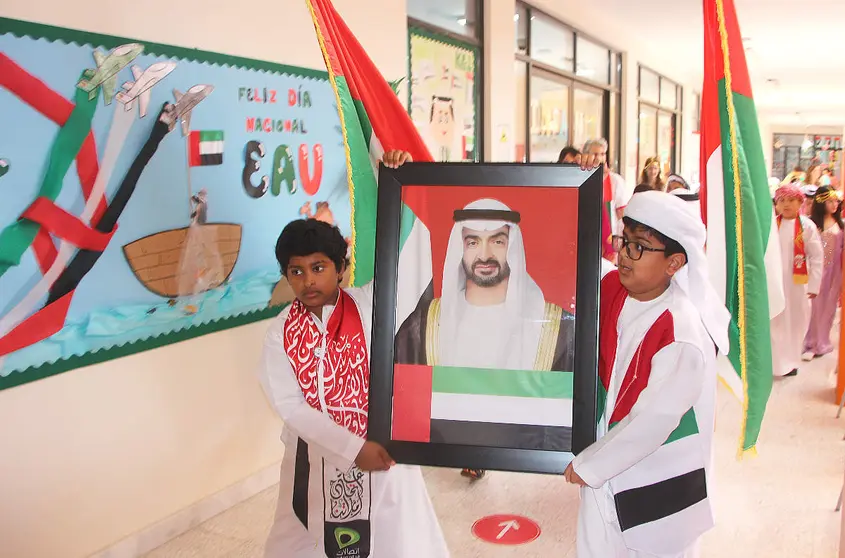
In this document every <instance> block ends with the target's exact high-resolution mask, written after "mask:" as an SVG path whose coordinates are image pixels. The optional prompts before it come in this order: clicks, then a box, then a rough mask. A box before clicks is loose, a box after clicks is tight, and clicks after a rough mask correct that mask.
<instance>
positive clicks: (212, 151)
mask: <svg viewBox="0 0 845 558" xmlns="http://www.w3.org/2000/svg"><path fill="white" fill-rule="evenodd" d="M188 146H189V148H188V151H189V153H190V164H191V166H192V167H204V166H207V165H222V164H223V130H210V131H209V130H206V131H194V132H191V137H190V139H189V140H188Z"/></svg>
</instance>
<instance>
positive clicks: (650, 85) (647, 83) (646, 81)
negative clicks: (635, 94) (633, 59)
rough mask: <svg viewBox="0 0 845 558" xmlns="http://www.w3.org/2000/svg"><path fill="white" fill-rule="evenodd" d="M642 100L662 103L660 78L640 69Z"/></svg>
mask: <svg viewBox="0 0 845 558" xmlns="http://www.w3.org/2000/svg"><path fill="white" fill-rule="evenodd" d="M640 100H641V101H647V102H649V103H654V104H659V103H660V76H658V75H657V74H655V73H654V72H651V71H649V70H646V69H644V68H640Z"/></svg>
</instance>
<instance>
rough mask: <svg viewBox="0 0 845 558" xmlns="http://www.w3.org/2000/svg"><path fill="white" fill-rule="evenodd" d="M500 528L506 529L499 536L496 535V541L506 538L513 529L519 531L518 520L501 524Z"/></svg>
mask: <svg viewBox="0 0 845 558" xmlns="http://www.w3.org/2000/svg"><path fill="white" fill-rule="evenodd" d="M499 527H504V529H502V530H501V531H500V532H499V534H498V535H496V540H499V539H501V538H502V537H504V536H505V533H507V532H508V531H510V530H511V529H513V530H514V531H519V522H518V521H517V520H516V519H511V520H510V521H504V522H502V523H499Z"/></svg>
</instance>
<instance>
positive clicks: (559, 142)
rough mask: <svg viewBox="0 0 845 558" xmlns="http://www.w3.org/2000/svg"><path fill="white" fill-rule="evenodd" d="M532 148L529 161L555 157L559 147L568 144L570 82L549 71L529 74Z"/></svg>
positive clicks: (546, 161)
mask: <svg viewBox="0 0 845 558" xmlns="http://www.w3.org/2000/svg"><path fill="white" fill-rule="evenodd" d="M529 90H530V91H531V102H530V104H529V114H530V115H531V148H530V151H529V161H531V162H532V163H549V162H553V161H557V158H558V155H559V154H560V150H561V149H563V148H564V147H566V146H567V145H569V96H570V86H569V85H568V84H567V83H566V82H564V81H563V80H559V79H556V78H555V76H553V75H551V74H546V73H544V72H541V71H537V72H536V74H532V75H531V87H530V88H529Z"/></svg>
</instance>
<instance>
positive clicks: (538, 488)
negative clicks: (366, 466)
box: [147, 355, 845, 558]
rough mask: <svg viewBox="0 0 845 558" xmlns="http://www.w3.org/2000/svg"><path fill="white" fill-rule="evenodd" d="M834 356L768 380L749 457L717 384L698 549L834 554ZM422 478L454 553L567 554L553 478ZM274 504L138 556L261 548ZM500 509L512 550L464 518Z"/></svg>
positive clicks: (565, 502) (182, 557) (267, 498)
mask: <svg viewBox="0 0 845 558" xmlns="http://www.w3.org/2000/svg"><path fill="white" fill-rule="evenodd" d="M835 359H836V355H828V356H827V357H825V358H821V359H817V360H815V361H814V362H812V363H810V364H808V365H807V366H806V367H805V368H804V369H803V370H802V371H801V373H800V374H799V375H798V377H796V378H785V379H779V380H775V386H774V390H773V393H772V397H771V399H770V401H769V409H768V413H767V419H766V422H765V423H764V429H763V434H762V436H761V439H760V445H759V456H758V457H757V458H752V459H746V460H745V461H742V462H737V461H736V460H735V457H734V456H735V451H736V441H737V439H738V432H739V414H740V411H741V409H740V405H739V404H738V403H737V402H736V400H735V399H733V397H732V396H731V395H730V394H729V393H728V392H727V391H726V390H720V394H719V410H718V416H717V421H718V424H717V435H716V459H717V467H716V471H717V477H716V483H717V494H716V498H717V500H716V505H717V513H718V516H717V522H718V525H717V527H716V529H714V530H713V531H711V532H710V533H709V534H708V535H707V536H706V537H705V539H704V542H703V547H702V558H740V557H742V558H746V557H754V558H779V557H789V558H834V557H835V556H836V552H837V547H838V540H839V514H837V513H834V511H833V510H834V506H835V504H836V498H837V495H838V490H839V487H840V486H841V483H842V478H843V467H845V442H843V441H842V434H843V432H845V417H843V418H842V419H840V420H839V421H837V420H836V419H835V418H834V416H835V413H836V405H834V404H833V403H832V402H831V400H832V398H833V396H832V386H833V383H834V377H833V370H834V368H835V366H836V360H835ZM425 476H426V480H427V482H428V488H429V491H430V493H431V497H432V500H433V501H434V506H435V508H436V510H437V514H438V516H439V518H440V522H441V525H442V527H443V530H444V532H445V534H446V539H447V541H448V543H449V547H450V549H451V551H452V556H453V557H454V558H475V557H482V556H483V557H484V558H499V557H502V558H504V557H520V558H534V557H536V558H540V557H550V556H554V557H556V558H574V556H575V550H574V544H573V542H574V537H575V518H576V513H577V508H578V494H577V491H576V490H575V489H574V488H573V487H571V486H570V485H567V484H566V483H565V482H564V480H563V478H555V477H547V476H540V475H520V474H508V473H496V472H494V473H490V474H488V476H487V477H486V478H485V479H484V480H483V481H481V482H478V483H476V484H473V485H470V484H468V483H467V481H466V479H464V478H462V477H461V476H460V475H459V474H458V472H457V471H452V470H445V469H427V470H426V471H425ZM275 505H276V487H273V488H271V489H268V490H265V491H264V492H262V493H260V494H258V495H257V496H255V497H253V498H252V499H250V500H248V501H246V502H244V503H242V504H240V505H238V506H236V507H234V508H232V509H230V510H229V511H227V512H225V513H223V514H221V515H219V516H217V517H215V518H213V519H212V520H210V521H208V522H206V523H204V524H202V525H200V526H199V527H197V528H195V529H193V530H192V531H189V532H188V533H186V534H184V535H182V536H181V537H179V538H177V539H175V540H173V541H171V542H170V543H168V544H166V545H164V546H162V547H160V548H159V549H157V550H156V551H154V552H152V553H150V554H148V555H147V558H259V557H260V556H262V549H263V544H264V539H265V538H266V536H267V533H268V531H269V528H270V524H271V522H272V519H273V512H274V509H275ZM499 513H512V514H519V515H525V516H527V517H529V518H531V519H534V520H535V521H537V522H538V523H539V524H540V527H541V529H542V534H541V536H540V538H539V539H537V540H536V541H534V542H532V543H530V544H528V545H525V546H520V547H510V548H508V547H503V546H493V545H489V544H487V543H484V542H481V541H479V540H477V539H475V538H474V537H473V535H472V533H471V532H470V528H471V526H472V523H473V522H474V521H475V520H477V519H479V518H481V517H483V516H487V515H492V514H499ZM279 558H283V557H279ZM396 558H400V557H396Z"/></svg>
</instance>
